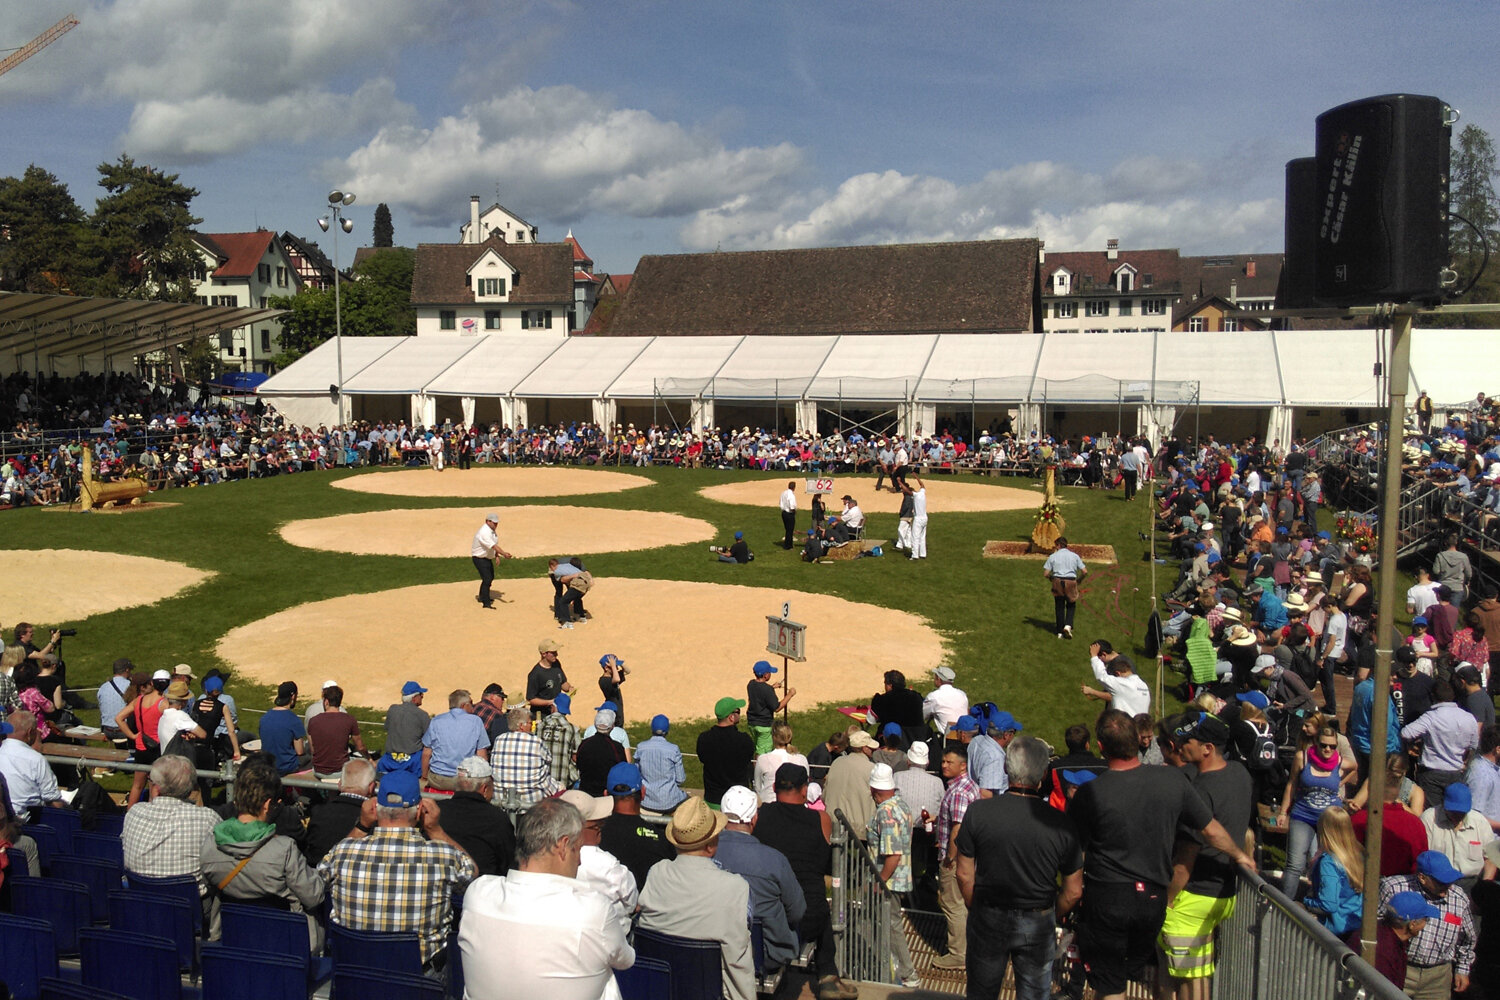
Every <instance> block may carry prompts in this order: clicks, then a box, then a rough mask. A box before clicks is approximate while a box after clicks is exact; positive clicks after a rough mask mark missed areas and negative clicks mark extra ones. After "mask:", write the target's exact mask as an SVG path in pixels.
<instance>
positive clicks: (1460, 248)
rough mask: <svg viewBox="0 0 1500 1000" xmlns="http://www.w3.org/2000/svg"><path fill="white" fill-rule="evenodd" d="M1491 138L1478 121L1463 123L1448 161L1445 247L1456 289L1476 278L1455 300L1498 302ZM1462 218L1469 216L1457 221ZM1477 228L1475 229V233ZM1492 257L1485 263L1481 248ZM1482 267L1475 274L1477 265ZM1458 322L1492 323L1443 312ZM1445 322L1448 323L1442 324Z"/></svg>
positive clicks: (1497, 216) (1499, 215)
mask: <svg viewBox="0 0 1500 1000" xmlns="http://www.w3.org/2000/svg"><path fill="white" fill-rule="evenodd" d="M1497 173H1500V170H1497V168H1496V165H1495V143H1494V141H1493V140H1491V139H1490V135H1489V133H1488V132H1486V131H1485V130H1484V129H1482V128H1480V127H1479V126H1478V125H1465V126H1464V129H1463V131H1462V132H1460V133H1459V134H1458V142H1457V144H1456V145H1455V146H1454V148H1453V153H1452V161H1451V163H1450V164H1449V178H1450V191H1451V198H1452V214H1453V219H1452V226H1453V229H1452V236H1451V238H1450V242H1449V246H1450V249H1451V251H1452V256H1453V269H1454V270H1455V271H1457V272H1458V285H1457V287H1458V288H1459V289H1462V288H1464V287H1465V286H1467V285H1469V283H1470V282H1474V281H1475V276H1476V275H1478V280H1477V282H1475V284H1474V286H1473V288H1472V289H1470V291H1469V292H1468V293H1467V294H1465V295H1462V296H1460V297H1459V298H1458V299H1457V301H1459V302H1495V301H1500V205H1497V203H1496V199H1495V176H1496V174H1497ZM1460 217H1462V219H1464V220H1467V221H1466V222H1465V221H1460ZM1476 230H1477V232H1476ZM1486 244H1487V245H1488V248H1489V255H1490V257H1491V260H1490V262H1489V265H1488V267H1485V247H1486ZM1481 267H1485V272H1484V273H1483V274H1482V275H1481V274H1479V269H1480V268H1481ZM1445 319H1452V320H1454V322H1453V324H1452V325H1456V326H1484V327H1488V326H1490V325H1492V323H1493V317H1490V316H1463V317H1451V318H1449V317H1445ZM1443 325H1447V324H1443Z"/></svg>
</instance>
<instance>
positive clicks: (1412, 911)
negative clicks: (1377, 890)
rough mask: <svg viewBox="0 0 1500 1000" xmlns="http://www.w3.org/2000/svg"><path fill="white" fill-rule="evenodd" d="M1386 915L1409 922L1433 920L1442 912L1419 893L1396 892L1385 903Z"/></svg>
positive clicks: (1408, 891) (1409, 891)
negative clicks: (1393, 915) (1390, 914)
mask: <svg viewBox="0 0 1500 1000" xmlns="http://www.w3.org/2000/svg"><path fill="white" fill-rule="evenodd" d="M1385 908H1386V911H1387V912H1388V913H1393V914H1395V915H1396V917H1397V919H1399V920H1403V921H1406V922H1410V921H1413V920H1423V919H1426V920H1435V919H1437V918H1438V917H1440V916H1442V912H1441V911H1440V910H1438V908H1437V907H1436V906H1433V905H1432V904H1431V903H1429V902H1427V898H1426V897H1425V896H1423V895H1422V894H1421V893H1420V892H1412V891H1411V890H1410V889H1408V890H1407V891H1406V892H1398V893H1396V894H1395V895H1394V896H1392V897H1391V898H1390V899H1388V900H1386V901H1385Z"/></svg>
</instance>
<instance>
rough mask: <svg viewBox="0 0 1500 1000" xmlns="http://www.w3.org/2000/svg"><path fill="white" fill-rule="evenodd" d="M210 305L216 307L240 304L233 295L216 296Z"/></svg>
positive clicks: (211, 298)
mask: <svg viewBox="0 0 1500 1000" xmlns="http://www.w3.org/2000/svg"><path fill="white" fill-rule="evenodd" d="M209 304H210V305H215V306H233V305H238V304H239V303H238V302H237V301H236V299H235V297H234V296H233V295H214V296H211V297H210V298H209Z"/></svg>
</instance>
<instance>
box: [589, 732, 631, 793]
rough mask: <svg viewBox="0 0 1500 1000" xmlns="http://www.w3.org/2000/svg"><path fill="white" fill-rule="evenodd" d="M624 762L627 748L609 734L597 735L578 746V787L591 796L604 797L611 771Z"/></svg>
mask: <svg viewBox="0 0 1500 1000" xmlns="http://www.w3.org/2000/svg"><path fill="white" fill-rule="evenodd" d="M624 762H625V748H624V747H622V746H620V744H618V743H616V742H615V741H614V739H613V738H611V736H610V734H609V733H608V732H602V733H595V734H594V735H593V736H590V737H589V738H588V739H586V740H584V741H583V742H582V743H580V744H578V787H579V788H581V789H583V790H584V791H585V792H588V793H589V794H590V795H594V796H598V795H603V794H604V787H605V786H606V785H607V784H609V769H610V768H612V767H614V766H615V765H616V764H622V763H624Z"/></svg>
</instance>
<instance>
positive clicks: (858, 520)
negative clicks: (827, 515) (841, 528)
mask: <svg viewBox="0 0 1500 1000" xmlns="http://www.w3.org/2000/svg"><path fill="white" fill-rule="evenodd" d="M840 520H842V521H843V522H844V523H845V524H847V525H848V526H849V527H851V528H859V527H863V526H864V523H865V512H864V511H862V510H860V509H859V504H855V505H853V506H852V507H850V508H849V509H848V510H846V511H844V514H843V517H842V518H840Z"/></svg>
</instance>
